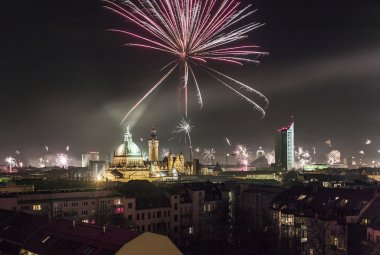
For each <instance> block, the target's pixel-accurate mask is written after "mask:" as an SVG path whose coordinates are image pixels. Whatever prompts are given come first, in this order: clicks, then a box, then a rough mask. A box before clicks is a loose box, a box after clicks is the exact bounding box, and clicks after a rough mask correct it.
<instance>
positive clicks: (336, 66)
mask: <svg viewBox="0 0 380 255" xmlns="http://www.w3.org/2000/svg"><path fill="white" fill-rule="evenodd" d="M246 2H247V3H248V2H251V3H252V4H253V6H254V8H257V9H258V11H257V12H256V13H255V14H254V15H253V16H252V17H251V18H250V19H251V20H253V21H257V22H261V23H265V26H263V27H261V28H259V29H257V30H255V31H252V32H251V33H250V34H249V38H248V39H247V41H248V42H251V43H254V44H257V45H260V46H261V50H263V51H267V52H269V53H270V55H269V56H266V57H262V58H261V59H260V60H261V64H260V65H259V66H255V65H250V64H246V65H245V66H244V67H242V68H241V67H239V66H235V65H224V64H223V65H220V64H212V66H213V67H216V68H218V69H220V70H223V71H224V72H226V73H228V74H229V75H231V76H233V77H236V78H238V79H239V80H241V81H243V82H245V83H248V84H250V85H251V86H253V87H254V88H256V89H258V90H259V91H261V92H262V93H263V94H264V95H266V96H267V98H268V99H269V101H270V106H269V108H268V109H267V116H266V117H265V118H264V119H261V118H260V115H259V113H257V112H255V111H254V110H253V109H252V107H251V106H250V105H248V104H247V103H246V102H244V101H242V100H241V99H240V98H239V97H238V96H236V95H235V94H233V93H231V92H230V91H229V90H228V89H227V88H225V87H223V86H222V85H220V84H218V83H217V82H216V81H215V80H213V79H211V78H209V77H208V76H207V75H204V74H203V73H202V72H201V71H198V72H197V74H198V77H199V82H200V86H201V89H202V93H203V96H204V100H205V107H204V109H203V110H200V109H199V107H198V105H197V104H196V99H195V94H194V89H192V92H191V94H190V110H189V118H190V120H191V123H192V125H193V126H194V129H193V133H192V140H193V145H194V147H197V146H199V147H200V148H201V149H202V148H207V147H214V148H215V149H216V151H217V153H225V152H226V151H228V150H230V149H229V148H228V146H227V144H226V142H225V139H224V137H228V138H229V139H230V141H231V143H232V145H234V144H236V143H242V144H246V145H248V147H249V148H250V150H251V151H255V150H256V149H257V147H258V146H263V147H264V148H265V149H266V150H272V149H273V147H274V136H273V134H274V131H275V130H276V129H277V128H279V127H281V126H283V125H286V124H287V123H288V122H289V120H290V116H292V115H294V117H295V122H296V125H295V131H296V136H295V137H296V138H295V140H296V141H295V143H296V145H300V146H304V148H306V149H309V150H312V147H313V146H314V147H316V148H317V153H318V158H319V159H323V158H324V155H325V154H326V153H327V152H328V151H329V150H331V149H338V150H340V151H342V153H343V156H344V157H349V156H359V154H358V152H359V150H364V151H365V153H366V155H365V157H366V158H367V159H368V160H369V159H370V160H372V159H375V158H377V159H380V154H379V153H377V149H380V134H379V130H380V118H379V112H380V103H379V102H380V101H379V100H380V2H379V1H375V0H374V1H366V0H355V1H354V0H341V1H337V0H318V1H304V0H302V1H301V0H288V1H279V0H256V1H246ZM129 27H131V24H129V23H126V22H124V21H123V20H122V19H121V18H119V17H117V16H115V15H114V14H113V13H110V12H109V11H106V10H104V9H103V8H102V3H101V2H100V1H97V0H54V1H53V0H33V1H30V0H29V1H25V0H18V1H15V0H1V1H0V86H1V91H0V107H1V108H0V109H1V110H0V113H1V115H0V117H1V124H0V161H1V158H5V157H6V156H9V155H13V156H16V157H17V158H19V159H20V160H23V161H27V160H30V159H31V158H37V157H41V156H42V155H44V153H45V151H44V147H45V145H48V146H49V148H50V151H49V153H52V154H54V153H57V152H59V151H63V150H64V149H65V147H66V146H67V145H70V148H71V151H70V153H71V155H72V157H73V158H79V157H80V154H81V153H83V152H86V151H89V150H99V151H100V152H101V153H102V154H103V155H106V154H108V153H109V152H111V151H112V149H113V147H114V146H115V145H117V144H118V143H120V142H121V141H122V139H123V133H124V129H125V126H120V125H119V123H120V121H121V119H122V118H123V116H124V114H125V113H126V112H128V110H129V109H130V107H131V106H132V105H133V104H134V103H135V102H136V101H137V100H138V99H139V97H141V96H142V95H143V94H144V93H145V92H146V91H147V90H148V89H149V88H150V87H151V86H152V85H153V84H154V83H155V82H156V81H157V80H158V79H159V78H160V75H162V72H160V68H161V67H162V66H164V65H165V64H166V63H167V62H168V60H169V59H170V58H169V57H167V56H165V54H160V53H157V52H155V51H150V50H142V49H137V48H131V47H123V44H124V43H126V42H129V40H128V38H126V37H124V36H121V35H119V34H115V33H111V32H107V31H106V29H108V28H129ZM134 29H135V28H134ZM177 86H178V77H176V75H174V76H173V78H171V79H169V80H168V81H167V82H166V83H165V84H164V85H163V86H162V87H161V88H160V89H159V90H158V91H157V92H155V93H154V94H153V95H152V96H150V97H149V99H148V100H147V101H146V102H145V104H144V105H143V106H142V107H140V108H139V109H138V111H136V112H135V113H134V114H133V116H132V117H131V118H130V119H129V120H128V123H129V124H130V126H131V128H132V132H133V135H134V140H135V141H136V143H137V144H138V145H139V146H140V148H141V149H144V150H146V149H147V146H146V142H145V141H146V139H147V138H148V137H149V133H150V128H151V126H152V125H153V124H154V125H155V126H156V127H157V128H158V135H159V138H160V140H161V145H162V146H161V147H166V148H171V149H172V150H173V152H178V151H180V150H184V151H185V150H186V148H185V145H184V142H183V140H182V141H179V139H178V138H175V139H173V140H170V141H168V140H169V139H170V138H172V137H173V134H172V130H173V129H174V126H175V125H176V123H177V122H178V120H179V119H180V118H181V117H182V116H183V110H181V107H180V105H182V103H183V102H182V101H179V100H178V97H177ZM190 87H191V88H194V87H193V86H192V84H191V85H190ZM141 137H143V138H144V139H145V140H144V143H142V142H141V141H140V138H141ZM367 138H370V139H371V140H372V144H371V145H365V144H364V143H365V141H366V139H367ZM327 139H331V140H332V143H333V147H332V148H330V147H328V146H327V145H325V144H324V141H326V140H327ZM15 150H19V151H20V152H21V154H20V155H15V153H14V151H15Z"/></svg>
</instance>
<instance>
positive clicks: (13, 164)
mask: <svg viewBox="0 0 380 255" xmlns="http://www.w3.org/2000/svg"><path fill="white" fill-rule="evenodd" d="M5 162H7V164H8V166H10V167H16V166H17V161H16V159H14V158H13V157H11V156H9V157H6V158H5Z"/></svg>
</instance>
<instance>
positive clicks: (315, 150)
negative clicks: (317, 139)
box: [313, 147, 317, 155]
mask: <svg viewBox="0 0 380 255" xmlns="http://www.w3.org/2000/svg"><path fill="white" fill-rule="evenodd" d="M313 153H314V155H316V154H317V149H316V148H315V147H313Z"/></svg>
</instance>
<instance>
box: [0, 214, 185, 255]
mask: <svg viewBox="0 0 380 255" xmlns="http://www.w3.org/2000/svg"><path fill="white" fill-rule="evenodd" d="M0 227H1V231H0V240H1V241H0V253H1V254H25V255H38V254H45V255H53V254H54V255H66V254H87V255H89V254H118V255H124V254H126V255H140V254H147V255H149V254H152V253H149V251H150V250H154V251H155V253H154V254H157V255H180V254H182V253H181V252H180V251H179V250H178V249H177V248H176V247H175V246H174V245H173V243H172V242H171V241H170V240H169V239H168V238H166V237H165V236H161V235H157V234H151V233H145V234H141V233H139V232H136V231H131V230H129V229H126V228H110V227H106V226H98V225H91V224H83V223H76V222H73V221H71V220H68V219H62V218H60V219H54V220H50V219H49V218H47V217H43V216H38V215H31V214H26V213H22V212H16V213H15V212H10V211H3V210H0ZM131 242H132V243H131ZM147 243H149V245H148V247H149V248H148V249H146V246H147V245H146V244H147ZM144 244H145V245H144ZM143 246H145V247H143ZM141 251H146V252H141Z"/></svg>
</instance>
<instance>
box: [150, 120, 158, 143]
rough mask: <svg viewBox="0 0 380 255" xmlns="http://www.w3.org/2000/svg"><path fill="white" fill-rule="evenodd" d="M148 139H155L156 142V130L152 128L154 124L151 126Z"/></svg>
mask: <svg viewBox="0 0 380 255" xmlns="http://www.w3.org/2000/svg"><path fill="white" fill-rule="evenodd" d="M150 139H156V140H157V129H156V128H155V127H154V124H153V127H152V130H151V132H150Z"/></svg>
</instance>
